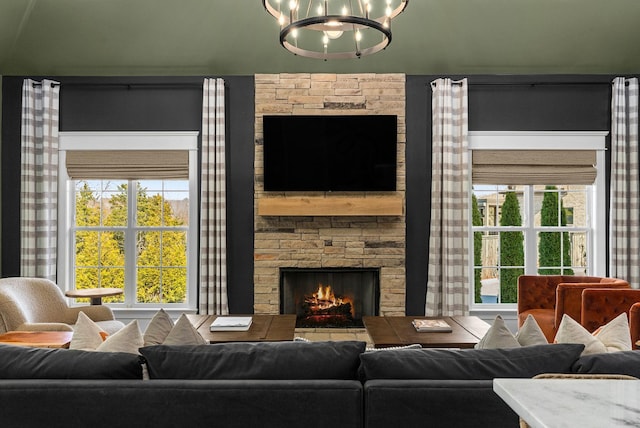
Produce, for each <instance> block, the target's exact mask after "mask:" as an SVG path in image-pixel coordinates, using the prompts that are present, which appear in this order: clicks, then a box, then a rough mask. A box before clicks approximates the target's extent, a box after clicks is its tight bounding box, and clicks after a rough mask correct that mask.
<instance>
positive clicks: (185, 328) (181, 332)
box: [162, 314, 208, 345]
mask: <svg viewBox="0 0 640 428" xmlns="http://www.w3.org/2000/svg"><path fill="white" fill-rule="evenodd" d="M207 343H208V342H207V341H206V340H204V338H203V337H202V336H200V333H198V330H196V329H195V327H194V326H193V324H191V322H189V319H188V318H187V316H186V315H185V314H182V315H180V318H178V321H177V322H176V325H174V326H173V328H172V329H171V332H169V334H168V335H167V337H166V338H165V339H164V342H162V344H163V345H206V344H207Z"/></svg>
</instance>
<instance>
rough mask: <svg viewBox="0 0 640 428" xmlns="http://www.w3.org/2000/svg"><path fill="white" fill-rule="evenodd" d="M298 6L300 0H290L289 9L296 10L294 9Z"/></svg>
mask: <svg viewBox="0 0 640 428" xmlns="http://www.w3.org/2000/svg"><path fill="white" fill-rule="evenodd" d="M296 7H298V2H297V1H296V0H290V1H289V9H291V10H294V9H296Z"/></svg>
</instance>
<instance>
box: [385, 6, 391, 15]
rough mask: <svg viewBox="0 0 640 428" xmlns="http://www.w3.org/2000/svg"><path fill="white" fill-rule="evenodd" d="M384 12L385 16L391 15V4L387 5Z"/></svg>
mask: <svg viewBox="0 0 640 428" xmlns="http://www.w3.org/2000/svg"><path fill="white" fill-rule="evenodd" d="M385 12H386V14H387V16H391V6H387V10H386V11H385Z"/></svg>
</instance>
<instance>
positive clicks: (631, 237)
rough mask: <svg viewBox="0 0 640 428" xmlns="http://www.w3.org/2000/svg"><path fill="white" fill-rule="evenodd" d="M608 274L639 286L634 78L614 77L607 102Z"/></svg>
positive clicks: (639, 221) (639, 207) (639, 193)
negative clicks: (609, 149) (608, 182)
mask: <svg viewBox="0 0 640 428" xmlns="http://www.w3.org/2000/svg"><path fill="white" fill-rule="evenodd" d="M611 116H612V117H611V128H612V129H611V202H610V204H611V205H610V217H609V218H610V251H609V255H610V256H609V257H610V260H609V274H610V275H611V276H613V277H616V278H622V279H625V280H627V281H628V282H629V283H630V284H631V286H632V287H634V288H639V287H640V233H639V232H640V230H639V228H640V190H639V188H638V187H639V182H638V180H639V178H638V174H640V171H639V170H638V79H637V78H633V79H625V78H623V77H618V78H616V79H615V80H614V81H613V92H612V100H611Z"/></svg>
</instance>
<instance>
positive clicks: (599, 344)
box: [555, 313, 631, 355]
mask: <svg viewBox="0 0 640 428" xmlns="http://www.w3.org/2000/svg"><path fill="white" fill-rule="evenodd" d="M555 342H556V343H582V344H583V345H584V351H582V355H590V354H599V353H605V352H617V351H630V350H631V334H630V333H629V321H628V319H627V314H626V313H623V314H620V315H618V316H617V317H616V318H614V319H613V320H611V321H610V322H609V323H607V324H606V325H604V326H602V327H600V328H599V329H597V330H596V331H595V332H594V333H593V334H591V333H589V331H587V329H585V328H584V327H583V326H581V325H580V324H579V323H578V322H577V321H576V320H574V319H573V318H571V317H570V316H568V315H563V316H562V321H561V322H560V326H559V327H558V332H557V333H556V339H555Z"/></svg>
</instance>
